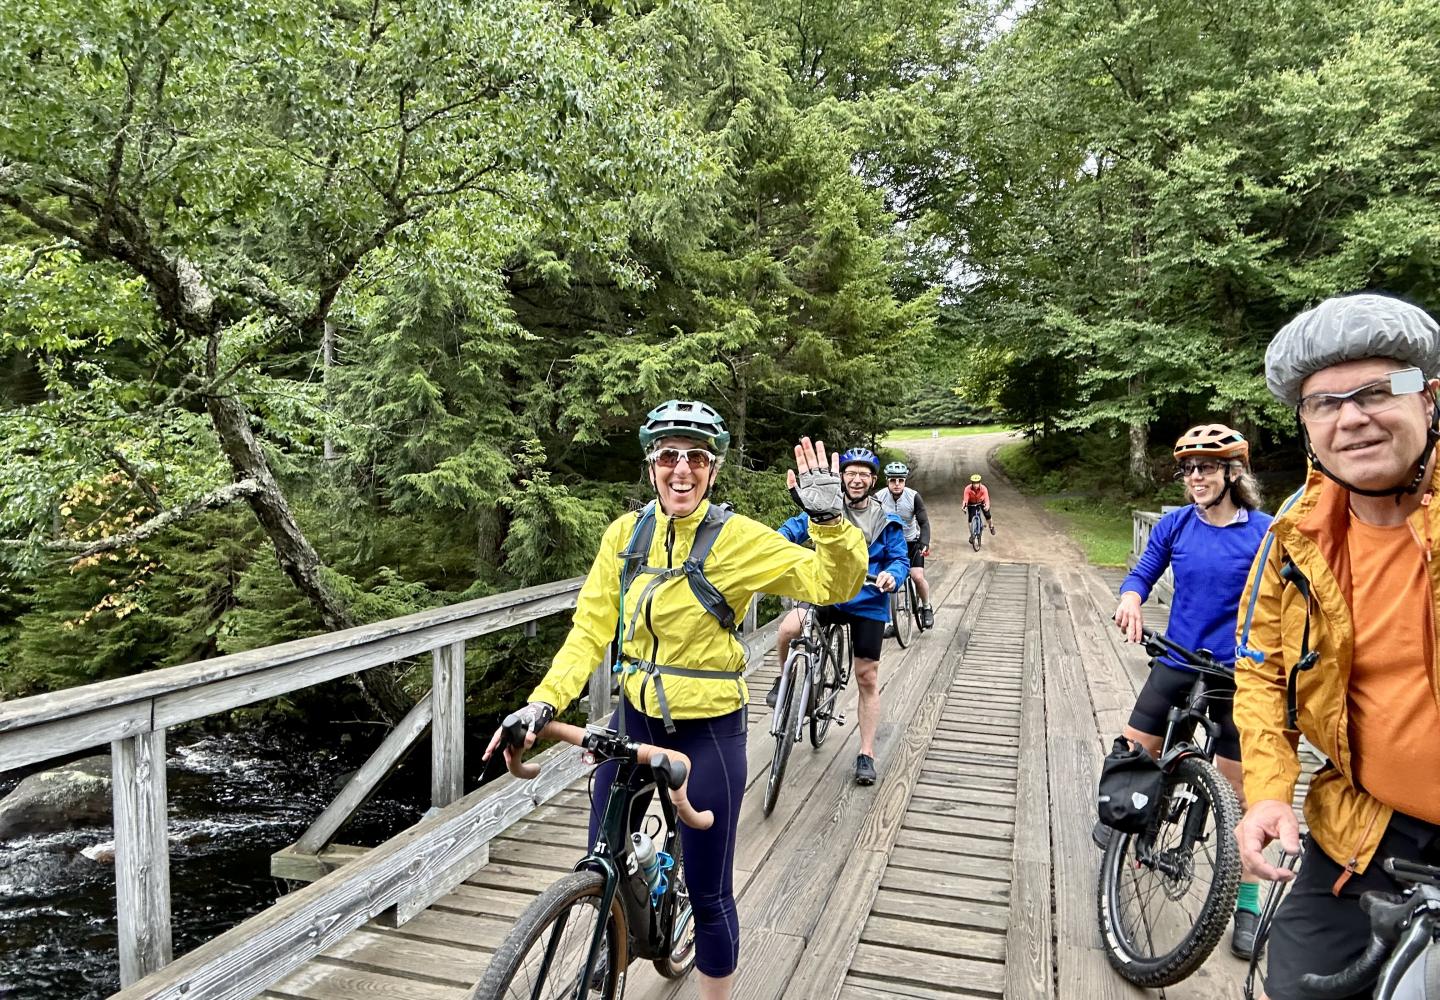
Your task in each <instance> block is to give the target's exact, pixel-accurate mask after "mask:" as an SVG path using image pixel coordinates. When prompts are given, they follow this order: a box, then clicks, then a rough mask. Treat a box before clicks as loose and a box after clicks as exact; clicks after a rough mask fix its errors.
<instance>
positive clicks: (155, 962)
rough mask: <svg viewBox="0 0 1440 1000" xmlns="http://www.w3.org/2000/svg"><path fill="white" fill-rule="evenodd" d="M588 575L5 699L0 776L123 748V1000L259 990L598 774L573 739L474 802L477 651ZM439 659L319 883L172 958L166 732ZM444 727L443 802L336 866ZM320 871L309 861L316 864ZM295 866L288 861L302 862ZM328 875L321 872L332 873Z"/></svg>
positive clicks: (595, 694)
mask: <svg viewBox="0 0 1440 1000" xmlns="http://www.w3.org/2000/svg"><path fill="white" fill-rule="evenodd" d="M581 583H582V578H580V577H576V578H573V579H569V580H561V581H558V582H555V583H549V584H544V585H541V586H537V587H529V588H526V589H524V590H517V591H511V592H508V593H504V594H495V595H492V596H490V597H485V598H481V599H479V600H475V601H468V602H465V603H463V604H456V605H451V606H449V607H445V608H440V609H436V610H432V611H425V612H420V613H418V614H414V615H408V616H406V617H403V618H395V619H390V620H388V621H383V622H377V623H375V624H372V625H363V626H360V627H357V628H352V629H346V630H345V631H342V632H335V633H331V634H328V635H320V636H313V637H311V638H307V639H300V640H296V641H294V642H288V643H283V644H280V645H277V646H269V647H266V648H263V649H255V650H249V651H247V652H244V653H237V654H234V655H231V656H223V657H218V658H216V659H212V660H205V661H202V662H199V663H192V664H186V665H183V666H177V667H169V668H165V669H162V670H154V671H150V672H148V673H144V674H140V675H137V676H135V677H127V678H122V679H119V680H114V681H104V682H101V683H97V684H89V685H85V686H83V687H78V688H72V689H69V690H66V691H57V692H53V693H50V694H44V695H38V696H36V697H32V698H23V699H18V700H15V701H11V702H6V703H0V771H3V770H9V769H11V768H16V767H22V766H25V765H28V764H34V763H40V762H44V761H48V760H53V759H56V758H58V757H63V756H66V755H69V754H72V753H75V752H76V751H80V750H85V749H89V748H92V747H98V746H103V745H104V744H106V743H109V744H110V749H111V753H112V761H113V766H112V773H113V778H114V783H113V790H112V795H113V805H114V821H115V869H116V871H115V874H116V913H117V926H118V932H119V949H120V978H121V983H122V986H124V987H126V988H124V989H122V991H121V992H120V993H118V994H116V997H120V998H125V1000H139V998H141V997H145V998H158V997H174V998H177V1000H179V998H182V997H183V998H184V1000H199V998H219V997H226V998H229V997H247V996H253V995H255V994H257V993H259V992H261V991H262V990H263V989H265V988H266V987H267V986H269V985H271V984H273V983H274V982H276V981H278V980H279V979H281V978H283V977H284V976H285V975H286V974H288V973H289V972H290V971H292V970H293V969H295V968H297V967H298V966H300V965H301V964H303V963H304V962H306V961H308V960H309V959H310V958H313V957H314V956H315V955H317V954H319V953H320V952H321V951H323V950H324V949H325V948H327V947H329V946H330V945H332V944H334V943H335V942H336V941H338V940H339V939H340V938H342V937H343V936H344V935H345V934H348V933H349V932H350V931H352V930H353V929H354V928H356V927H358V926H360V925H361V924H363V923H364V922H365V921H367V920H370V919H372V918H375V917H376V916H380V915H382V914H386V915H389V916H390V917H392V918H393V919H394V921H395V922H397V923H403V922H404V921H405V920H406V919H408V918H409V916H411V915H413V914H414V913H416V912H419V910H421V909H423V908H424V907H425V906H426V905H427V904H428V903H429V902H430V901H432V900H433V899H434V898H435V897H436V896H438V895H440V894H442V893H444V892H446V891H448V890H449V889H450V888H452V887H453V886H454V885H456V884H458V883H459V882H460V881H462V880H463V879H464V878H465V877H466V876H467V875H468V874H469V873H470V872H471V871H473V870H474V869H475V868H476V867H478V866H479V865H480V864H483V863H484V862H485V860H486V857H487V856H488V846H487V845H488V844H489V842H490V840H491V839H493V838H494V837H495V836H496V835H497V834H499V833H501V832H503V831H504V830H505V829H507V828H508V827H509V826H511V825H512V824H514V823H515V822H517V821H518V820H520V819H522V818H523V817H524V816H525V815H526V814H528V813H529V812H530V811H531V810H532V809H534V808H535V807H536V806H537V805H539V804H541V803H543V802H544V801H546V799H548V798H549V797H550V796H551V795H553V794H554V793H555V792H556V791H558V790H559V789H561V788H564V787H565V786H566V785H568V784H569V783H570V781H572V780H573V779H574V778H575V777H577V776H578V775H579V774H580V773H582V771H583V765H582V764H581V761H580V756H579V753H578V752H577V751H575V750H574V748H573V747H568V746H564V747H556V748H552V749H551V750H549V751H546V753H545V754H543V755H542V757H541V761H542V763H546V764H548V765H550V766H547V767H546V768H545V771H544V773H543V774H542V776H541V778H540V779H537V780H536V781H535V782H533V783H520V782H514V781H510V780H508V776H506V778H505V779H502V780H501V781H499V782H496V783H495V784H494V785H493V786H487V787H486V788H484V789H478V790H476V791H474V792H472V793H470V794H469V795H466V796H463V797H462V794H461V793H462V784H461V782H462V779H463V775H464V742H463V736H464V707H465V643H466V641H467V640H469V639H474V638H477V637H479V636H482V635H486V634H489V633H491V632H496V631H500V630H502V629H507V628H512V627H515V626H524V627H526V628H527V630H533V628H534V622H536V621H537V620H538V619H540V618H544V617H546V616H548V615H552V614H555V613H557V612H561V611H566V610H569V609H571V608H573V607H574V606H575V598H576V595H577V594H578V592H579V590H580V585H581ZM746 624H747V627H748V628H749V629H750V630H751V634H750V635H748V636H747V641H748V643H749V646H750V650H751V656H750V664H751V666H752V668H753V665H755V664H757V663H758V662H759V660H760V659H761V658H763V653H764V645H765V644H766V643H767V641H768V636H770V635H772V634H773V632H774V627H775V625H776V623H775V622H771V623H770V624H769V625H768V626H766V627H765V628H764V629H762V630H758V631H756V630H755V608H754V605H752V607H751V609H750V613H749V614H748V615H747V616H746ZM425 653H430V654H431V655H432V661H433V685H432V688H431V691H430V694H429V695H428V696H427V697H425V698H422V699H421V701H420V702H419V703H417V704H416V706H415V707H414V708H413V709H412V710H411V712H410V713H409V714H408V715H407V716H406V718H405V719H404V720H402V721H401V723H400V724H399V725H397V727H396V728H395V730H394V731H393V732H392V733H391V735H390V736H389V737H387V739H386V740H385V741H384V743H383V744H382V745H381V747H380V748H379V749H377V751H376V752H375V754H374V755H373V756H372V757H371V759H370V761H368V762H367V763H366V765H365V766H363V767H362V768H361V769H360V771H359V772H357V774H356V776H355V777H354V778H352V780H351V781H350V782H349V783H348V784H347V785H346V787H345V788H344V789H343V790H342V791H341V793H340V795H339V796H338V797H337V799H336V800H335V802H333V803H332V804H331V805H330V806H329V807H328V808H327V809H326V810H325V811H324V812H323V813H322V814H321V816H320V818H319V819H317V820H316V821H315V823H314V824H312V826H311V827H310V829H309V830H307V831H306V833H305V834H304V835H303V836H302V837H301V839H300V841H299V842H297V844H296V845H295V846H294V847H293V848H291V849H289V850H288V851H282V852H280V854H279V855H277V857H276V859H275V861H274V867H275V868H277V869H281V870H282V873H283V874H288V875H290V876H291V877H307V878H316V879H318V881H316V882H315V883H314V884H312V885H309V886H306V887H304V888H303V889H301V890H299V891H297V892H294V893H291V894H290V895H288V896H286V897H284V898H283V899H282V900H281V901H280V902H279V903H277V904H276V905H275V906H273V907H271V908H270V909H269V910H266V911H264V912H263V913H261V914H259V915H257V916H256V917H253V918H251V919H250V920H248V921H246V922H245V923H243V924H241V925H240V926H239V927H236V928H234V929H232V930H231V931H229V932H227V933H225V934H222V935H221V936H220V937H218V938H216V939H215V940H213V941H211V942H209V943H207V944H205V945H202V946H201V947H199V948H197V949H195V950H194V951H192V952H190V953H189V954H188V955H186V956H184V957H183V958H181V959H180V960H178V961H175V962H172V961H171V922H170V869H169V844H168V838H167V799H166V784H165V744H166V731H167V730H168V729H170V728H171V727H173V726H178V725H182V724H184V723H187V722H193V721H195V720H198V719H202V718H204V717H206V716H209V715H214V714H217V713H221V712H227V711H230V710H232V709H236V708H240V707H242V706H245V705H251V704H254V703H256V702H259V701H264V700H266V699H269V698H274V697H277V696H279V695H284V694H287V693H290V692H293V691H297V690H300V689H302V688H305V687H309V686H311V685H314V684H319V683H322V682H325V681H330V680H334V679H336V678H339V677H345V676H348V675H352V674H356V673H360V672H362V671H365V670H369V669H372V668H374V667H378V666H384V665H387V664H392V663H395V662H398V661H401V660H405V659H408V658H410V657H414V656H419V655H423V654H425ZM611 696H612V678H611V677H610V674H609V672H608V671H607V670H603V669H598V670H597V672H596V676H595V677H594V678H592V680H591V685H590V705H589V711H590V714H591V716H592V717H599V716H605V715H608V713H609V711H610V699H611ZM427 729H428V730H430V732H431V745H432V768H431V800H432V804H433V805H434V806H435V807H436V808H435V809H432V811H431V813H429V814H427V816H426V817H425V818H424V819H423V820H421V822H420V823H418V824H417V825H415V826H413V827H411V828H409V829H407V830H406V831H404V832H403V833H401V834H399V835H398V836H396V837H394V838H392V839H391V840H389V841H387V842H386V843H385V844H383V845H381V846H379V847H377V848H375V849H374V850H371V851H368V852H365V853H364V854H363V856H360V857H357V858H356V859H355V860H353V861H351V863H349V864H347V865H346V866H345V868H344V869H343V870H341V871H334V872H330V873H329V874H326V872H327V871H328V870H329V866H328V865H324V864H323V863H322V859H321V858H320V857H319V855H320V853H321V849H322V848H323V847H324V845H325V844H326V843H328V842H329V840H330V838H331V837H332V836H333V835H334V833H335V832H336V830H338V829H339V828H340V826H341V825H342V824H343V823H344V822H345V820H346V819H347V818H348V817H349V815H350V814H351V813H352V812H353V811H354V809H356V808H358V806H359V805H360V803H362V802H363V801H364V799H365V797H366V796H368V795H369V793H370V792H371V791H373V789H374V788H375V786H376V785H378V783H379V782H380V781H381V780H383V778H384V777H385V775H386V774H387V773H388V772H389V770H390V768H391V767H393V765H394V764H395V763H396V762H397V761H398V760H399V758H400V756H401V754H402V753H403V750H404V748H405V747H407V746H409V745H410V744H411V743H413V742H414V740H415V739H417V738H418V737H419V736H420V735H421V734H423V733H424V732H425V731H426V730H427ZM307 864H308V865H309V869H308V871H307V869H306V866H307ZM286 865H289V866H290V867H289V868H288V869H286V867H285V866H286ZM322 876H323V877H322Z"/></svg>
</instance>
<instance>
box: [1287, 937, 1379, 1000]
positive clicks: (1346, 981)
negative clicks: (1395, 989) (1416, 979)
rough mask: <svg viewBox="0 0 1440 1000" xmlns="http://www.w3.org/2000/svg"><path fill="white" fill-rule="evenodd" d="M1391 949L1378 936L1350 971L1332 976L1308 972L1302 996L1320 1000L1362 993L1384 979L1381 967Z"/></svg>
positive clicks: (1300, 985) (1301, 985) (1305, 976)
mask: <svg viewBox="0 0 1440 1000" xmlns="http://www.w3.org/2000/svg"><path fill="white" fill-rule="evenodd" d="M1389 952H1390V946H1389V945H1388V944H1386V943H1385V942H1384V941H1382V940H1381V939H1380V938H1379V937H1377V936H1376V935H1374V934H1371V935H1370V943H1369V944H1368V945H1366V947H1365V954H1363V955H1361V956H1360V957H1359V958H1358V959H1356V960H1355V963H1354V964H1353V965H1351V966H1349V967H1348V968H1344V969H1341V970H1340V971H1339V972H1336V973H1334V974H1332V975H1328V976H1320V975H1316V974H1315V973H1313V972H1306V973H1304V974H1303V975H1301V976H1300V982H1299V984H1298V985H1299V987H1300V992H1301V993H1303V994H1305V995H1306V996H1308V997H1315V998H1316V1000H1325V998H1330V997H1348V996H1353V995H1354V994H1356V993H1359V992H1361V991H1362V990H1364V989H1365V988H1366V987H1367V986H1369V985H1370V984H1371V983H1373V982H1375V979H1376V978H1377V977H1378V976H1379V975H1380V966H1381V965H1383V964H1384V963H1385V956H1386V955H1387V954H1389Z"/></svg>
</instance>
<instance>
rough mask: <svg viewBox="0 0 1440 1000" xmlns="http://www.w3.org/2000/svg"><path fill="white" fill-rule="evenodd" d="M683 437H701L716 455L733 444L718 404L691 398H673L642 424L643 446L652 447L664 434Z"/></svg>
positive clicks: (701, 441) (693, 439) (703, 442)
mask: <svg viewBox="0 0 1440 1000" xmlns="http://www.w3.org/2000/svg"><path fill="white" fill-rule="evenodd" d="M667 437H683V438H689V439H690V440H692V441H699V442H700V443H701V444H704V445H706V446H708V447H709V448H710V449H711V450H712V451H714V452H715V454H716V455H722V456H723V455H724V454H725V452H726V451H727V450H728V449H729V447H730V432H729V431H728V430H726V429H725V419H724V418H723V417H721V416H720V414H718V413H716V412H715V409H714V407H712V406H708V405H706V404H705V403H700V402H696V401H694V400H689V399H670V400H666V401H665V402H663V403H661V404H660V405H659V406H657V407H655V409H653V410H651V411H650V413H649V414H648V415H647V416H646V417H645V423H643V424H641V425H640V447H642V448H644V449H645V450H646V451H649V450H650V449H651V448H652V447H654V445H655V442H656V441H659V440H660V439H661V438H667Z"/></svg>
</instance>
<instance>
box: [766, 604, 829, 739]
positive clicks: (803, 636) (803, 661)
mask: <svg viewBox="0 0 1440 1000" xmlns="http://www.w3.org/2000/svg"><path fill="white" fill-rule="evenodd" d="M797 607H799V608H800V609H801V611H802V613H803V616H804V617H803V618H802V619H801V622H800V634H799V635H797V636H796V637H795V638H794V639H791V640H790V649H789V651H788V652H787V653H786V655H785V664H784V666H782V667H781V668H780V688H779V690H778V691H777V692H776V695H775V708H774V711H773V712H772V713H771V716H770V735H771V736H779V735H781V729H780V726H781V722H782V718H783V716H784V714H785V706H786V704H787V701H786V699H787V698H788V697H789V695H790V686H791V685H792V684H794V683H795V682H796V680H797V679H798V681H799V683H800V708H801V711H799V712H797V713H795V731H794V732H792V733H791V734H790V738H791V739H792V740H794V741H795V742H796V743H798V742H800V734H801V732H802V730H803V729H804V725H805V720H806V719H807V718H808V717H809V716H810V711H809V710H808V708H807V706H808V705H809V701H810V692H811V691H812V690H813V687H814V683H815V669H814V666H815V664H816V663H818V662H819V660H820V655H821V648H820V647H821V645H822V644H823V643H824V641H825V638H824V635H823V634H822V633H823V631H824V627H823V626H822V625H821V624H820V619H819V609H818V608H816V607H815V605H813V604H800V605H797ZM802 666H803V671H802V670H801V669H800V668H801V667H802Z"/></svg>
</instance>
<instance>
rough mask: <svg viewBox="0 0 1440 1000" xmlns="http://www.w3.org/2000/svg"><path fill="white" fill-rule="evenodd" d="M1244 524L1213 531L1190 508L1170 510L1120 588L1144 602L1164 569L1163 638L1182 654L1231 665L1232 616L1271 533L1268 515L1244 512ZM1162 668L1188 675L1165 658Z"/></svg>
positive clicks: (1233, 645)
mask: <svg viewBox="0 0 1440 1000" xmlns="http://www.w3.org/2000/svg"><path fill="white" fill-rule="evenodd" d="M1245 514H1246V517H1245V520H1243V521H1234V522H1231V523H1230V524H1227V525H1225V526H1224V527H1220V528H1217V527H1215V526H1214V525H1212V524H1210V523H1209V522H1207V521H1206V520H1205V519H1204V518H1203V517H1201V516H1200V512H1199V510H1197V509H1196V507H1195V505H1194V504H1191V505H1190V506H1188V507H1181V508H1180V509H1179V510H1172V511H1171V512H1170V513H1168V514H1166V515H1165V516H1164V517H1162V518H1160V522H1159V523H1158V524H1156V525H1155V528H1154V530H1152V531H1151V532H1150V543H1149V544H1148V545H1146V546H1145V551H1144V552H1143V553H1142V554H1141V556H1140V561H1139V562H1137V563H1136V564H1135V568H1134V569H1133V570H1131V571H1130V575H1129V576H1127V577H1125V582H1124V583H1122V584H1120V593H1121V594H1122V595H1123V594H1125V593H1127V592H1132V593H1136V594H1139V595H1140V600H1141V601H1144V600H1145V599H1146V598H1147V597H1149V596H1150V589H1151V588H1152V587H1154V586H1155V581H1157V580H1159V579H1160V576H1161V574H1163V573H1164V572H1165V567H1166V566H1169V567H1171V569H1172V570H1173V571H1174V574H1175V603H1174V604H1173V605H1172V606H1171V608H1170V624H1169V625H1167V626H1166V628H1165V635H1166V636H1167V637H1168V638H1169V639H1170V640H1171V641H1172V642H1175V643H1178V644H1179V645H1181V646H1184V647H1185V648H1187V649H1197V650H1198V649H1208V650H1210V652H1211V653H1212V654H1213V655H1214V657H1215V659H1216V660H1218V661H1220V662H1221V663H1234V662H1235V632H1236V611H1237V609H1238V607H1239V604H1240V595H1241V594H1242V593H1243V592H1244V590H1245V579H1246V577H1247V576H1248V574H1249V572H1250V564H1251V562H1253V561H1254V559H1255V553H1256V551H1257V550H1258V549H1259V548H1260V543H1261V542H1262V541H1263V540H1264V538H1265V531H1266V529H1268V528H1269V527H1270V515H1269V514H1266V513H1264V512H1263V511H1258V510H1251V511H1246V512H1245ZM1160 659H1161V662H1162V663H1164V664H1165V665H1166V666H1171V667H1176V668H1177V669H1181V670H1185V669H1188V668H1186V667H1184V666H1182V665H1181V664H1180V663H1179V661H1177V660H1176V659H1175V658H1174V657H1173V656H1171V655H1170V654H1169V653H1167V654H1165V655H1164V656H1162V657H1161V658H1160Z"/></svg>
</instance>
